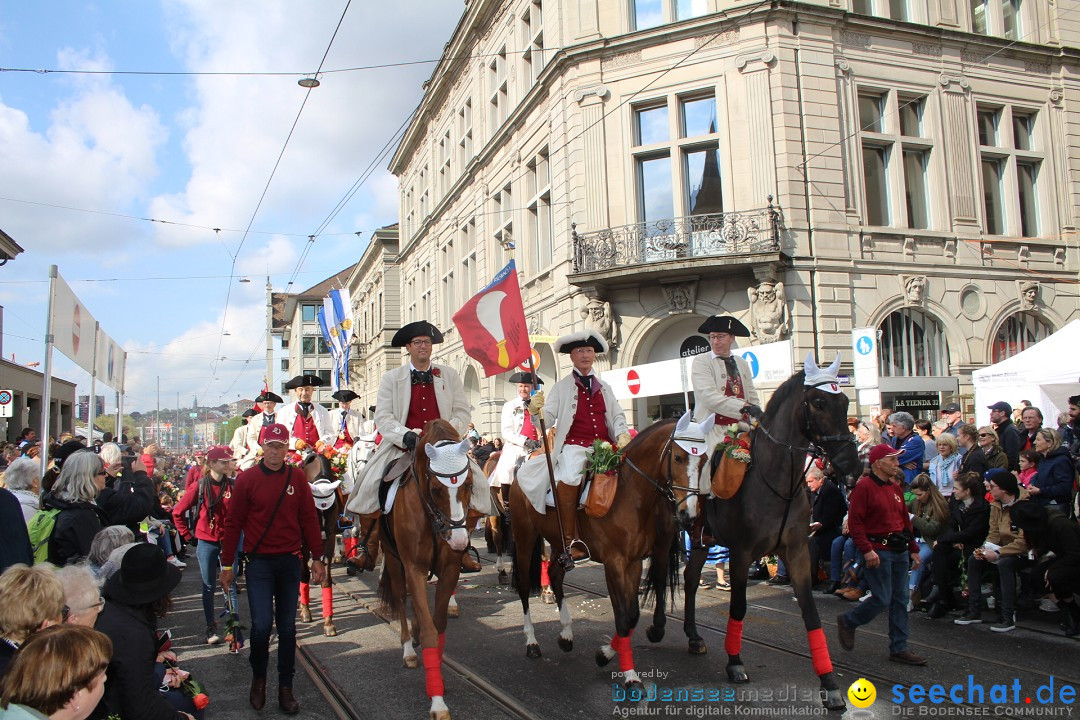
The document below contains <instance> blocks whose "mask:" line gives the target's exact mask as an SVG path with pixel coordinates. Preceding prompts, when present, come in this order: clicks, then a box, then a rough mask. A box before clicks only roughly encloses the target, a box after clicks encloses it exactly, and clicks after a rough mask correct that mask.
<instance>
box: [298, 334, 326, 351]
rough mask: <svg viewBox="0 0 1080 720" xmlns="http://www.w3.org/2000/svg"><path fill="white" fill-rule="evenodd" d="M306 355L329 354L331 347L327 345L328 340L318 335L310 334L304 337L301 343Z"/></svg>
mask: <svg viewBox="0 0 1080 720" xmlns="http://www.w3.org/2000/svg"><path fill="white" fill-rule="evenodd" d="M300 349H301V353H302V354H304V355H329V354H330V349H329V348H327V347H326V341H325V340H323V339H322V337H319V336H316V335H308V336H306V337H304V338H303V340H302V341H301V345H300Z"/></svg>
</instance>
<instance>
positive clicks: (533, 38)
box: [521, 0, 544, 87]
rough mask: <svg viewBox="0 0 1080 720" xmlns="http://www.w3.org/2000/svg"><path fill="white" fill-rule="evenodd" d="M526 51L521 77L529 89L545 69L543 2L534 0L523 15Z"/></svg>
mask: <svg viewBox="0 0 1080 720" xmlns="http://www.w3.org/2000/svg"><path fill="white" fill-rule="evenodd" d="M521 32H522V35H523V36H524V37H523V40H524V45H525V51H524V52H523V53H522V54H521V77H522V79H523V80H524V81H525V87H529V86H530V85H532V84H533V83H535V82H536V79H537V78H538V77H540V71H541V70H543V69H544V8H543V3H542V2H541V0H532V2H530V3H529V4H528V5H526V6H525V12H523V13H522V15H521Z"/></svg>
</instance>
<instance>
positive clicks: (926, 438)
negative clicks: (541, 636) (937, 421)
mask: <svg viewBox="0 0 1080 720" xmlns="http://www.w3.org/2000/svg"><path fill="white" fill-rule="evenodd" d="M915 432H917V433H918V434H919V437H920V438H922V441H923V445H925V446H926V448H925V450H923V463H922V472H926V471H927V470H929V469H930V463H931V462H932V461H933V459H934V458H936V457H937V454H938V451H937V443H936V442H934V426H933V424H932V423H931V422H930V421H929V420H916V421H915Z"/></svg>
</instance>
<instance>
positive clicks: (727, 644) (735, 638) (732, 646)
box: [724, 617, 743, 655]
mask: <svg viewBox="0 0 1080 720" xmlns="http://www.w3.org/2000/svg"><path fill="white" fill-rule="evenodd" d="M742 626H743V621H742V620H735V619H733V618H730V617H729V618H728V621H727V637H725V638H724V652H726V653H727V654H728V655H738V654H739V653H740V652H742Z"/></svg>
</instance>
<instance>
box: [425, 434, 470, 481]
mask: <svg viewBox="0 0 1080 720" xmlns="http://www.w3.org/2000/svg"><path fill="white" fill-rule="evenodd" d="M469 447H470V445H469V441H468V440H462V441H461V442H455V441H453V440H440V441H439V442H438V443H436V444H435V445H432V444H431V443H428V444H426V445H424V452H426V453H427V456H428V460H429V462H428V469H429V470H430V471H431V473H432V474H433V475H435V476H436V477H437V478H439V482H440V483H442V484H443V485H445V486H446V487H448V488H459V487H461V486H462V485H464V484H465V480H466V479H467V478H468V477H469Z"/></svg>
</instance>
